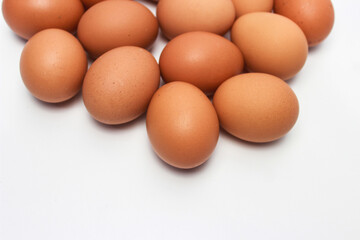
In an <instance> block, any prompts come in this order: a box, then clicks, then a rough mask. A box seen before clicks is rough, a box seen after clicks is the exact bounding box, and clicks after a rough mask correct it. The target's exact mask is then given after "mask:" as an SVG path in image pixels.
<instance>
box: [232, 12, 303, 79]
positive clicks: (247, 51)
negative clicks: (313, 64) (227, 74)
mask: <svg viewBox="0 0 360 240" xmlns="http://www.w3.org/2000/svg"><path fill="white" fill-rule="evenodd" d="M231 39H232V41H233V42H234V43H235V44H236V45H237V46H238V47H239V48H240V50H241V52H242V54H243V56H244V59H245V65H246V67H247V69H248V70H249V71H251V72H263V73H269V74H272V75H275V76H277V77H280V78H282V79H283V80H288V79H290V78H292V77H293V76H295V75H296V74H297V73H298V72H299V71H300V70H301V69H302V67H303V66H304V64H305V61H306V58H307V55H308V45H307V41H306V37H305V35H304V33H303V32H302V31H301V29H300V28H299V27H298V26H297V25H296V24H295V23H294V22H293V21H291V20H290V19H288V18H286V17H283V16H281V15H278V14H273V13H265V12H256V13H248V14H245V15H244V16H242V17H240V18H238V19H237V20H236V22H235V23H234V25H233V27H232V30H231Z"/></svg>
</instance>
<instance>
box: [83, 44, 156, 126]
mask: <svg viewBox="0 0 360 240" xmlns="http://www.w3.org/2000/svg"><path fill="white" fill-rule="evenodd" d="M159 83H160V70H159V66H158V64H157V62H156V60H155V58H154V57H153V56H152V55H151V53H149V52H148V51H146V50H145V49H143V48H140V47H133V46H127V47H120V48H115V49H113V50H110V51H109V52H107V53H105V54H104V55H102V56H101V57H99V58H98V59H97V60H96V61H95V62H94V63H93V64H92V65H91V67H90V69H89V71H88V73H87V74H86V76H85V80H84V84H83V99H84V104H85V106H86V108H87V110H88V111H89V113H90V114H91V115H92V116H93V118H95V119H96V120H97V121H99V122H102V123H105V124H112V125H113V124H122V123H126V122H129V121H132V120H134V119H135V118H137V117H139V116H140V115H141V114H143V113H144V112H145V111H146V108H147V106H148V104H149V102H150V100H151V97H152V95H153V94H154V92H155V91H156V90H157V89H158V87H159Z"/></svg>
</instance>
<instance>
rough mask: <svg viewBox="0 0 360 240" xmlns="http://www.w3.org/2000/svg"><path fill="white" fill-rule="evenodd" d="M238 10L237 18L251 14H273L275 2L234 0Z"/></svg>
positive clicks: (267, 0)
mask: <svg viewBox="0 0 360 240" xmlns="http://www.w3.org/2000/svg"><path fill="white" fill-rule="evenodd" d="M232 1H233V3H234V6H235V10H236V17H240V16H242V15H244V14H246V13H251V12H271V11H272V9H273V5H274V0H232Z"/></svg>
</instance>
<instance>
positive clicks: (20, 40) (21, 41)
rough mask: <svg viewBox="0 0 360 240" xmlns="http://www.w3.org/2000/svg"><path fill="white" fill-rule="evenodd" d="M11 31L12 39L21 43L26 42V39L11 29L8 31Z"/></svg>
mask: <svg viewBox="0 0 360 240" xmlns="http://www.w3.org/2000/svg"><path fill="white" fill-rule="evenodd" d="M9 32H10V33H11V35H12V36H13V39H14V41H16V42H19V43H22V44H26V43H27V41H28V40H26V39H25V38H22V37H20V36H18V35H16V34H15V33H14V32H13V31H9Z"/></svg>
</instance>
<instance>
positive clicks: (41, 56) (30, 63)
mask: <svg viewBox="0 0 360 240" xmlns="http://www.w3.org/2000/svg"><path fill="white" fill-rule="evenodd" d="M86 71H87V58H86V53H85V51H84V49H83V47H82V46H81V44H80V42H79V41H78V40H77V39H76V38H75V37H74V36H73V35H71V34H70V33H68V32H66V31H64V30H60V29H46V30H43V31H41V32H38V33H37V34H35V35H34V36H33V37H32V38H30V40H29V41H28V42H27V43H26V45H25V47H24V50H23V52H22V54H21V59H20V73H21V77H22V79H23V81H24V84H25V86H26V87H27V89H28V90H29V91H30V92H31V94H32V95H33V96H34V97H36V98H38V99H39V100H42V101H44V102H49V103H58V102H63V101H66V100H68V99H70V98H72V97H73V96H75V95H76V94H77V93H78V92H79V90H80V89H81V85H82V82H83V79H84V76H85V73H86Z"/></svg>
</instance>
